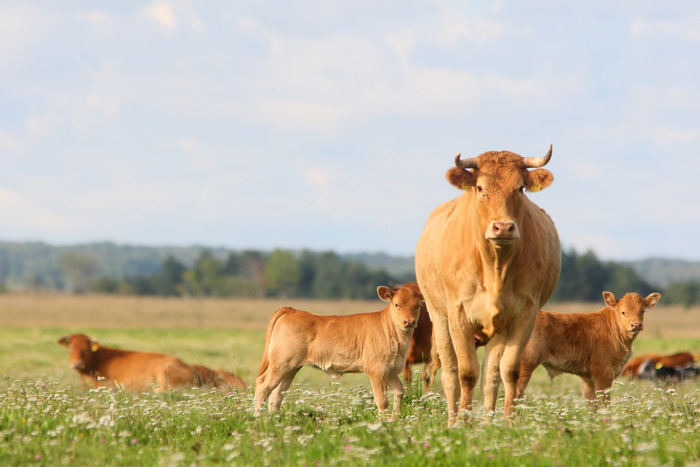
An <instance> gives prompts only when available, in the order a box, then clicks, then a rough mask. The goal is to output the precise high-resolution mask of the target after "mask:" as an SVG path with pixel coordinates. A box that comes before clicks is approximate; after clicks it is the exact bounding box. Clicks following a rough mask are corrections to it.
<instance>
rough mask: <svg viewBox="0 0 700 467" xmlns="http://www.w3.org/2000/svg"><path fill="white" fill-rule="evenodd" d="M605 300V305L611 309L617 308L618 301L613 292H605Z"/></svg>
mask: <svg viewBox="0 0 700 467" xmlns="http://www.w3.org/2000/svg"><path fill="white" fill-rule="evenodd" d="M603 300H605V304H606V305H608V306H609V307H610V308H616V307H617V299H616V298H615V295H613V293H612V292H608V291H605V292H603Z"/></svg>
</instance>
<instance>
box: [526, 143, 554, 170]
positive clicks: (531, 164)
mask: <svg viewBox="0 0 700 467" xmlns="http://www.w3.org/2000/svg"><path fill="white" fill-rule="evenodd" d="M551 158H552V145H551V144H550V145H549V151H547V155H546V156H544V157H523V164H525V167H527V168H528V169H536V168H537V167H544V166H545V165H547V162H549V159H551Z"/></svg>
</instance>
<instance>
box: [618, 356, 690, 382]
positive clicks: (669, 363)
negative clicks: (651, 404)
mask: <svg viewBox="0 0 700 467" xmlns="http://www.w3.org/2000/svg"><path fill="white" fill-rule="evenodd" d="M698 357H699V356H698V355H697V354H693V353H691V352H678V353H675V354H673V355H659V354H645V355H640V356H639V357H635V358H633V359H632V360H630V361H629V363H628V364H627V365H625V367H624V368H623V369H622V375H623V376H629V377H630V378H633V377H635V376H637V375H638V374H639V371H640V369H641V366H642V365H643V364H644V363H646V362H647V361H649V360H651V361H652V362H653V363H655V364H658V365H661V366H665V367H669V368H682V367H685V366H687V365H691V364H693V363H695V362H697V361H698Z"/></svg>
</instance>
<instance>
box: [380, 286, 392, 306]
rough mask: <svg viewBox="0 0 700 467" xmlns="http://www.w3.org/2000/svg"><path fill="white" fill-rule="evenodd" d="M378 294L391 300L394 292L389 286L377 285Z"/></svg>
mask: <svg viewBox="0 0 700 467" xmlns="http://www.w3.org/2000/svg"><path fill="white" fill-rule="evenodd" d="M377 295H379V298H381V299H382V300H383V301H385V302H390V301H391V297H393V296H394V292H392V291H391V289H390V288H389V287H387V286H385V285H380V286H379V287H377Z"/></svg>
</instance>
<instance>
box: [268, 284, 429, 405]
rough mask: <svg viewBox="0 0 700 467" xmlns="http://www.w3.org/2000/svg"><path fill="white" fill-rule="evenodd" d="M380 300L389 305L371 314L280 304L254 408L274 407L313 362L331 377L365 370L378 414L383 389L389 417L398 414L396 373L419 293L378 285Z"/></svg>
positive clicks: (415, 318) (399, 389)
mask: <svg viewBox="0 0 700 467" xmlns="http://www.w3.org/2000/svg"><path fill="white" fill-rule="evenodd" d="M377 294H378V295H379V298H381V299H382V300H384V301H385V302H389V305H388V306H387V307H386V308H384V309H383V310H381V311H378V312H374V313H360V314H354V315H347V316H326V315H317V314H313V313H308V312H306V311H301V310H295V309H293V308H280V309H279V310H277V311H276V312H275V314H274V315H272V318H271V319H270V322H269V324H268V325H267V334H266V335H265V351H264V353H263V357H262V362H261V364H260V372H259V373H258V375H259V376H258V379H257V381H256V384H255V407H256V409H257V410H261V409H262V408H263V406H264V405H265V402H266V401H268V399H269V409H270V410H278V409H279V408H280V405H281V403H282V397H283V393H284V392H285V391H286V390H287V389H289V386H290V385H291V384H292V381H293V380H294V376H296V374H297V372H298V371H299V370H300V369H301V368H302V367H303V366H306V365H313V366H315V367H317V368H319V369H321V370H323V371H325V372H326V373H328V375H329V376H331V377H332V378H339V377H340V376H341V375H343V374H344V373H360V372H364V373H367V374H368V375H369V378H370V381H371V382H372V391H373V392H374V400H375V402H376V403H377V408H378V409H379V413H380V415H381V416H382V417H383V416H384V413H385V411H386V410H387V409H388V406H389V402H388V400H387V396H386V391H387V387H389V388H391V390H392V391H393V393H394V407H393V413H392V419H395V418H396V417H397V416H398V415H399V413H400V412H399V411H400V406H401V399H402V397H403V383H402V382H401V379H400V378H399V373H401V370H402V369H403V368H404V365H405V363H406V353H407V352H408V346H409V344H410V340H411V335H412V334H413V329H414V328H415V327H416V323H417V322H418V316H419V314H420V308H421V305H422V304H423V297H422V296H421V294H420V293H419V292H416V291H415V290H413V289H411V288H409V287H402V288H400V289H398V290H395V291H393V290H391V289H390V288H388V287H384V286H381V287H378V288H377Z"/></svg>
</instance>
